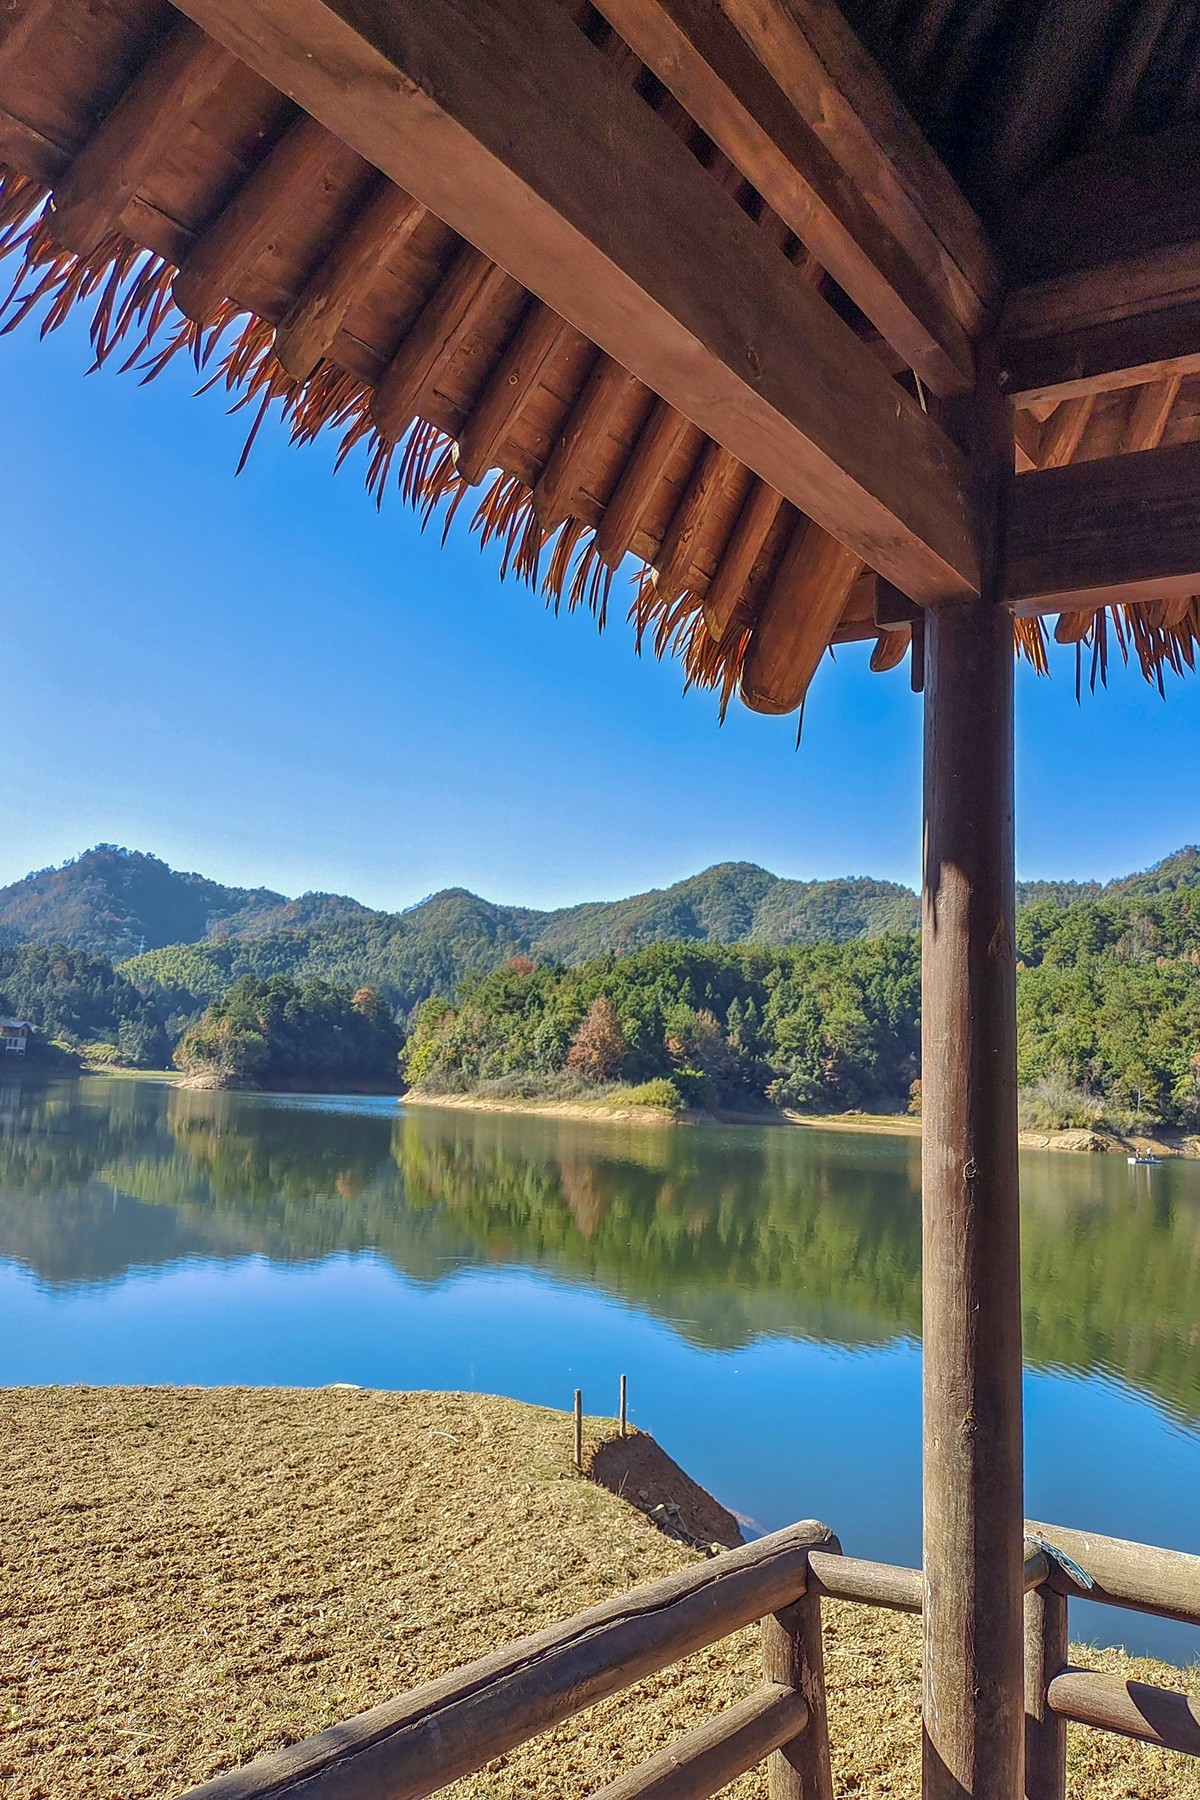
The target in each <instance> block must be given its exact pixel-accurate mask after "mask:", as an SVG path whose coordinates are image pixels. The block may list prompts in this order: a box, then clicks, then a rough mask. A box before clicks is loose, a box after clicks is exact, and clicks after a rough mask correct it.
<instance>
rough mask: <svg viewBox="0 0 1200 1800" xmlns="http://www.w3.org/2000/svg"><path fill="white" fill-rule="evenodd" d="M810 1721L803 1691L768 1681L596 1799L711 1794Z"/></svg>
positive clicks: (667, 1799)
mask: <svg viewBox="0 0 1200 1800" xmlns="http://www.w3.org/2000/svg"><path fill="white" fill-rule="evenodd" d="M807 1724H808V1704H807V1702H806V1701H805V1699H804V1696H803V1695H802V1694H799V1693H797V1692H796V1691H795V1690H794V1689H793V1688H790V1687H786V1686H784V1684H783V1683H782V1682H778V1681H773V1682H769V1683H766V1684H765V1685H764V1686H763V1687H761V1688H759V1689H758V1690H757V1692H756V1693H753V1694H751V1695H749V1696H748V1697H747V1698H746V1699H745V1700H741V1701H739V1702H738V1704H737V1705H736V1706H730V1707H727V1708H726V1709H725V1710H724V1711H723V1712H720V1713H718V1714H717V1715H716V1717H715V1718H712V1719H706V1720H705V1721H704V1723H703V1725H698V1726H697V1727H696V1729H695V1730H694V1731H689V1732H688V1733H687V1734H686V1736H684V1737H681V1738H679V1739H677V1740H676V1742H675V1743H673V1744H668V1745H667V1748H666V1749H665V1750H660V1751H659V1752H658V1755H657V1756H652V1757H649V1758H648V1759H647V1761H646V1762H644V1763H641V1764H639V1766H638V1767H637V1768H636V1769H630V1770H629V1772H628V1773H627V1774H625V1775H619V1776H618V1777H617V1779H616V1780H615V1781H610V1782H609V1784H608V1786H607V1787H602V1788H597V1790H596V1791H595V1793H594V1794H593V1795H592V1796H591V1800H708V1796H709V1795H710V1794H715V1793H716V1792H717V1791H718V1790H719V1789H720V1788H723V1787H725V1786H726V1785H727V1784H728V1783H729V1782H731V1781H736V1779H737V1777H738V1776H739V1775H744V1774H745V1772H746V1770H747V1769H753V1768H754V1767H755V1766H756V1764H758V1763H760V1762H761V1761H762V1760H763V1757H764V1756H769V1755H770V1753H771V1752H772V1750H778V1749H779V1747H780V1746H781V1745H782V1744H786V1743H788V1742H789V1741H790V1740H791V1739H793V1738H798V1737H799V1736H800V1734H801V1733H802V1732H803V1731H804V1729H805V1726H806V1725H807Z"/></svg>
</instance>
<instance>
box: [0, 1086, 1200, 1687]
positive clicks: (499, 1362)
mask: <svg viewBox="0 0 1200 1800" xmlns="http://www.w3.org/2000/svg"><path fill="white" fill-rule="evenodd" d="M1022 1182H1023V1194H1024V1255H1025V1353H1026V1419H1027V1440H1028V1468H1027V1495H1028V1511H1029V1513H1030V1514H1031V1515H1032V1516H1033V1517H1036V1518H1040V1519H1043V1520H1050V1521H1057V1522H1060V1523H1063V1524H1071V1525H1078V1526H1086V1527H1091V1528H1093V1529H1095V1530H1098V1531H1103V1532H1109V1533H1112V1534H1115V1535H1117V1536H1123V1537H1133V1538H1139V1539H1142V1540H1143V1541H1145V1542H1149V1543H1155V1544H1167V1545H1172V1546H1175V1547H1177V1548H1180V1549H1185V1550H1192V1551H1200V1164H1188V1163H1168V1164H1166V1165H1165V1166H1163V1167H1161V1168H1158V1169H1131V1168H1129V1167H1128V1165H1127V1164H1126V1163H1125V1161H1124V1158H1118V1157H1086V1156H1070V1155H1050V1154H1047V1153H1036V1152H1034V1153H1028V1154H1026V1155H1025V1157H1024V1159H1023V1162H1022ZM919 1207H920V1160H919V1146H918V1144H917V1142H916V1141H915V1140H913V1139H906V1138H899V1137H896V1138H892V1137H874V1136H859V1135H854V1134H849V1133H842V1132H832V1131H830V1132H818V1131H806V1130H781V1129H778V1128H769V1127H764V1128H761V1129H760V1128H754V1127H745V1126H742V1127H736V1128H723V1127H717V1126H697V1127H687V1128H671V1127H669V1126H668V1127H655V1126H634V1127H622V1126H619V1125H608V1126H605V1125H590V1124H578V1123H575V1122H573V1121H560V1120H550V1119H543V1118H532V1117H529V1118H522V1117H519V1116H512V1115H504V1116H502V1115H486V1114H472V1113H456V1112H453V1111H431V1110H428V1109H420V1110H418V1109H413V1110H411V1111H407V1112H406V1111H405V1110H404V1108H403V1107H402V1105H400V1104H399V1103H397V1102H396V1101H395V1100H389V1099H369V1100H367V1099H364V1100H357V1099H321V1098H309V1097H304V1098H294V1097H280V1096H260V1095H232V1094H201V1093H187V1092H183V1091H181V1090H179V1089H177V1088H173V1087H171V1086H170V1085H169V1084H166V1083H156V1082H148V1081H131V1080H119V1079H101V1078H87V1079H84V1080H80V1081H75V1082H54V1083H51V1084H49V1085H47V1084H45V1083H38V1082H33V1081H29V1080H25V1081H21V1080H15V1081H14V1080H12V1079H11V1078H10V1079H8V1080H7V1081H4V1082H0V1383H2V1384H6V1385H11V1384H23V1383H41V1382H90V1383H106V1382H184V1383H200V1384H224V1383H241V1384H281V1385H295V1386H309V1385H319V1384H321V1383H325V1382H334V1381H346V1382H356V1383H360V1384H362V1385H363V1386H367V1387H385V1388H466V1389H479V1390H482V1391H485V1392H492V1393H501V1394H509V1395H512V1396H514V1397H515V1398H517V1399H521V1400H532V1401H537V1402H540V1403H543V1404H546V1405H549V1406H556V1407H563V1408H569V1406H570V1404H571V1395H572V1390H573V1389H574V1388H576V1387H581V1388H582V1389H583V1394H584V1406H585V1410H586V1411H588V1412H590V1413H612V1412H614V1411H615V1410H616V1404H617V1389H618V1380H619V1377H620V1375H621V1374H622V1373H626V1374H627V1375H628V1377H629V1394H630V1413H631V1417H632V1418H633V1419H634V1420H635V1422H636V1423H637V1424H639V1425H642V1426H644V1427H645V1428H646V1429H647V1430H649V1431H652V1432H653V1433H654V1434H655V1435H656V1436H657V1437H658V1439H659V1440H660V1442H661V1443H662V1444H663V1445H664V1446H665V1448H666V1449H667V1450H669V1451H670V1453H671V1454H672V1455H673V1456H675V1457H676V1458H677V1460H678V1461H679V1462H681V1463H682V1464H683V1465H684V1467H685V1468H687V1469H688V1470H689V1472H690V1473H692V1474H693V1475H695V1476H696V1478H697V1479H698V1480H699V1481H701V1482H703V1483H704V1484H705V1485H706V1486H707V1487H709V1488H710V1489H712V1491H713V1492H714V1493H715V1494H717V1495H718V1497H719V1498H720V1499H722V1500H723V1501H725V1503H726V1504H727V1505H729V1506H731V1507H732V1508H734V1510H735V1511H737V1512H738V1513H739V1514H741V1515H743V1517H744V1518H745V1519H746V1520H747V1521H748V1524H749V1525H750V1527H752V1528H754V1529H767V1530H770V1529H774V1528H775V1527H777V1526H780V1525H783V1524H786V1523H787V1522H789V1521H790V1520H792V1519H795V1518H800V1517H812V1516H815V1517H818V1518H821V1519H823V1520H825V1521H826V1522H827V1523H828V1524H829V1525H831V1526H832V1527H833V1528H834V1529H835V1530H836V1531H837V1532H838V1533H839V1535H840V1536H841V1539H842V1543H843V1545H844V1547H845V1549H846V1550H847V1552H849V1553H852V1554H857V1555H862V1556H872V1557H879V1558H882V1559H884V1560H887V1561H898V1562H907V1563H916V1562H918V1561H919V1560H920V1338H919V1334H920V1227H919ZM1072 1632H1073V1635H1076V1636H1079V1637H1086V1638H1090V1639H1095V1640H1098V1641H1101V1642H1118V1643H1126V1644H1127V1645H1128V1646H1129V1648H1130V1649H1131V1650H1137V1651H1141V1652H1145V1653H1151V1654H1156V1655H1161V1656H1167V1657H1171V1658H1173V1659H1176V1660H1181V1661H1185V1660H1189V1659H1191V1658H1192V1657H1194V1656H1196V1655H1197V1654H1200V1632H1196V1631H1194V1630H1191V1629H1189V1628H1187V1627H1183V1626H1178V1625H1173V1624H1170V1623H1168V1622H1166V1621H1157V1620H1150V1619H1141V1618H1139V1617H1137V1616H1136V1615H1134V1614H1131V1613H1120V1612H1116V1611H1113V1610H1110V1609H1102V1608H1099V1607H1093V1606H1087V1605H1084V1604H1082V1603H1081V1604H1079V1605H1077V1606H1075V1607H1074V1609H1073V1617H1072Z"/></svg>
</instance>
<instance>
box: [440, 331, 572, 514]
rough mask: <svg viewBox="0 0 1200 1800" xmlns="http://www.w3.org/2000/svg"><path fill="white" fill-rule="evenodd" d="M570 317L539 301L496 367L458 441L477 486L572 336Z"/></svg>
mask: <svg viewBox="0 0 1200 1800" xmlns="http://www.w3.org/2000/svg"><path fill="white" fill-rule="evenodd" d="M577 336H578V333H576V332H575V331H574V329H573V327H571V326H570V325H568V324H567V322H566V320H565V319H560V318H559V316H558V314H557V313H556V312H555V311H554V310H553V309H552V308H551V307H549V306H544V305H543V304H542V302H541V301H540V300H534V301H533V302H532V303H531V305H530V306H529V308H528V310H527V311H526V313H525V316H524V317H523V319H522V320H521V323H520V325H519V326H518V327H517V331H516V334H515V336H514V337H513V339H512V342H511V343H510V344H509V346H508V348H507V349H506V350H505V352H504V355H503V356H502V357H501V359H500V362H499V363H498V365H497V366H496V368H495V370H494V371H493V373H492V375H491V377H490V379H489V381H488V383H487V386H486V387H485V389H484V391H483V393H482V394H481V396H480V398H479V401H478V403H477V405H476V406H475V408H474V410H473V411H472V413H471V416H470V418H469V419H468V420H467V423H466V425H465V426H464V428H463V431H462V434H461V436H460V437H459V440H458V467H459V471H460V473H461V474H462V476H463V479H464V480H465V481H467V482H468V483H469V484H470V485H471V486H472V487H473V486H474V485H475V483H476V482H477V481H482V480H483V477H484V476H485V475H486V474H487V472H488V470H489V469H491V468H494V467H495V466H496V463H497V461H498V458H499V455H500V452H501V450H502V449H503V447H504V443H505V440H506V439H507V437H508V434H509V432H510V431H511V430H512V427H513V425H514V423H515V421H516V419H517V417H518V415H519V414H520V412H521V410H522V408H523V407H524V405H525V403H526V401H527V400H528V399H529V396H530V393H531V392H532V390H533V388H534V386H535V384H536V382H537V381H538V378H539V377H540V375H541V374H542V371H543V369H544V368H545V367H546V365H547V363H548V362H549V361H550V359H551V358H552V357H553V356H554V354H555V352H556V351H557V350H558V349H559V348H560V347H561V346H562V344H563V343H564V342H565V341H566V339H567V338H569V337H577Z"/></svg>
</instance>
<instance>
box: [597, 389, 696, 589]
mask: <svg viewBox="0 0 1200 1800" xmlns="http://www.w3.org/2000/svg"><path fill="white" fill-rule="evenodd" d="M692 429H693V427H692V426H691V425H690V424H689V423H688V421H687V420H686V419H685V418H684V417H683V415H682V413H677V412H676V411H675V408H674V407H673V406H669V405H668V404H667V402H666V401H665V400H655V402H654V405H653V407H652V409H651V412H650V417H649V418H648V419H647V420H646V423H645V425H644V426H643V427H642V430H641V433H640V435H639V437H638V441H637V443H636V444H635V445H634V447H633V451H632V453H631V455H630V457H629V460H628V461H627V462H626V464H625V467H624V468H623V469H622V471H621V474H620V477H619V479H618V481H617V485H616V488H615V490H614V491H613V493H612V495H611V497H610V498H609V502H608V505H607V506H606V507H605V509H604V517H603V518H602V519H601V521H600V524H599V526H598V528H597V531H596V554H597V556H599V558H600V560H601V562H603V563H606V564H607V566H608V567H609V568H610V569H615V568H616V567H617V566H618V564H619V563H620V561H621V559H622V557H623V556H625V555H626V554H627V552H628V551H629V550H630V549H631V548H632V547H633V540H634V538H635V537H636V535H637V532H638V528H639V526H640V525H641V521H642V515H643V514H644V512H645V510H646V508H647V506H649V504H650V500H651V498H652V496H653V494H654V492H655V490H656V489H657V487H658V485H659V483H660V481H662V479H663V477H664V475H665V473H666V471H667V469H668V468H669V466H670V464H671V462H672V460H673V459H674V457H675V456H676V454H677V452H678V451H679V449H680V447H681V445H682V444H683V442H684V439H685V438H686V437H687V435H688V433H689V432H690V431H691V430H692Z"/></svg>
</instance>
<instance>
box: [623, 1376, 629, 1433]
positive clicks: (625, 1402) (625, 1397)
mask: <svg viewBox="0 0 1200 1800" xmlns="http://www.w3.org/2000/svg"><path fill="white" fill-rule="evenodd" d="M628 1421H629V1382H628V1380H627V1378H626V1377H625V1376H624V1375H622V1377H621V1436H622V1437H625V1436H626V1432H627V1426H628Z"/></svg>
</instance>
